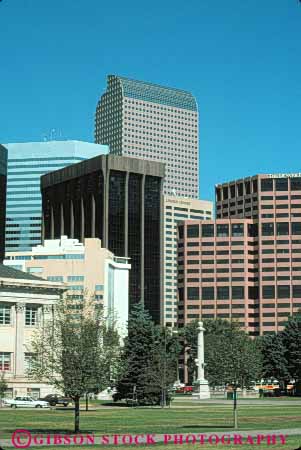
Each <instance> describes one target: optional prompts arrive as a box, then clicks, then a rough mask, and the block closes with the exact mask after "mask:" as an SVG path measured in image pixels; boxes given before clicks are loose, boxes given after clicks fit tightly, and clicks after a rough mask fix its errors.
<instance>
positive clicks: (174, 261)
mask: <svg viewBox="0 0 301 450" xmlns="http://www.w3.org/2000/svg"><path fill="white" fill-rule="evenodd" d="M212 209H213V204H212V202H208V201H204V200H196V199H186V198H178V197H171V196H167V195H164V197H163V213H164V216H163V230H164V231H163V247H164V272H163V275H164V290H163V297H162V310H161V312H162V323H163V324H164V325H167V326H174V325H176V323H177V319H178V286H177V284H178V272H180V270H181V269H180V268H178V252H177V248H178V244H177V224H178V223H179V222H182V221H183V220H185V219H197V220H208V219H212Z"/></svg>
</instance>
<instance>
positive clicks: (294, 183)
mask: <svg viewBox="0 0 301 450" xmlns="http://www.w3.org/2000/svg"><path fill="white" fill-rule="evenodd" d="M291 191H301V178H298V177H297V178H291Z"/></svg>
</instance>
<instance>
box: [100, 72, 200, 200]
mask: <svg viewBox="0 0 301 450" xmlns="http://www.w3.org/2000/svg"><path fill="white" fill-rule="evenodd" d="M198 133H199V132H198V107H197V103H196V100H195V98H194V96H193V95H192V94H191V93H190V92H187V91H183V90H180V89H174V88H170V87H164V86H159V85H156V84H152V83H146V82H143V81H137V80H131V79H128V78H124V77H120V76H116V75H109V76H108V85H107V90H106V92H105V93H104V94H103V95H102V96H101V99H100V100H99V102H98V105H97V109H96V116H95V142H97V143H100V144H108V145H109V146H110V152H111V153H114V154H115V155H123V156H131V157H134V158H142V159H146V160H151V161H159V162H163V163H165V165H166V176H165V180H164V186H163V190H164V194H166V195H173V196H178V197H188V198H198V193H199V186H198V184H199V183H198V173H199V144H198V141H199V137H198Z"/></svg>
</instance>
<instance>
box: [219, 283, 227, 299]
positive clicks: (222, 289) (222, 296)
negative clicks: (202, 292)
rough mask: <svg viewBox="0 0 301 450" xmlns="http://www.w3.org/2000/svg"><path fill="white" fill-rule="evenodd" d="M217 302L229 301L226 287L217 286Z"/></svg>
mask: <svg viewBox="0 0 301 450" xmlns="http://www.w3.org/2000/svg"><path fill="white" fill-rule="evenodd" d="M217 300H229V287H228V286H219V287H218V288H217Z"/></svg>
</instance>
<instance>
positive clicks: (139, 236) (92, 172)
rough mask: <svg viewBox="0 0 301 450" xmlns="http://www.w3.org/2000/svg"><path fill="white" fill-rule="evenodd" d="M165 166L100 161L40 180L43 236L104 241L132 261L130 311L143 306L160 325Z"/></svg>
mask: <svg viewBox="0 0 301 450" xmlns="http://www.w3.org/2000/svg"><path fill="white" fill-rule="evenodd" d="M163 177H164V165H163V164H160V163H154V162H151V161H145V160H141V159H135V158H126V157H119V156H114V155H107V156H99V157H96V158H92V159H90V160H87V161H83V162H81V163H78V164H74V165H72V166H69V167H66V168H65V169H62V170H58V171H56V172H52V173H50V174H47V175H44V176H43V177H42V179H41V188H42V197H43V219H44V236H45V238H46V239H54V238H59V237H60V236H62V235H67V236H68V237H70V238H72V239H73V238H75V239H78V240H79V241H80V242H83V241H84V238H87V237H97V238H99V239H100V240H101V241H102V243H103V246H104V247H105V248H108V249H109V250H110V251H112V252H113V253H114V254H115V255H118V256H124V257H129V258H130V264H131V271H130V281H129V302H130V306H131V305H133V304H135V303H138V302H140V301H141V302H142V303H144V306H145V308H146V309H147V310H148V311H149V312H150V314H151V316H152V318H153V320H155V321H156V322H159V321H160V299H161V289H162V284H161V278H162V277H161V273H162V267H163V261H162V257H161V246H162V236H161V234H162V231H161V230H162V199H161V192H162V184H163Z"/></svg>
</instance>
